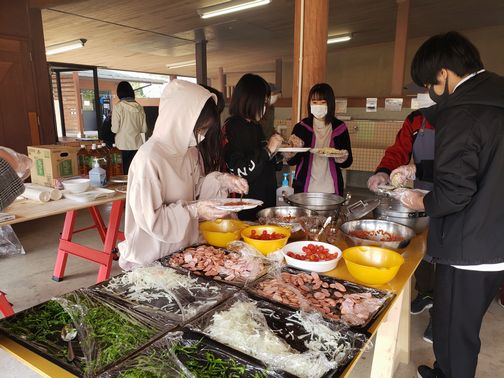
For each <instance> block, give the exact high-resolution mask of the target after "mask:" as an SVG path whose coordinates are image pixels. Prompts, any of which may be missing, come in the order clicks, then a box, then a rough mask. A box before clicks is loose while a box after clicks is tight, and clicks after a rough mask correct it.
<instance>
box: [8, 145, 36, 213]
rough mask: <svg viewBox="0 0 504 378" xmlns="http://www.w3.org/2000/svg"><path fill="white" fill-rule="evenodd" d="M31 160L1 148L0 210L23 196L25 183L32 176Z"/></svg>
mask: <svg viewBox="0 0 504 378" xmlns="http://www.w3.org/2000/svg"><path fill="white" fill-rule="evenodd" d="M31 162H32V161H31V159H30V158H29V157H28V156H26V155H23V154H19V153H17V152H16V151H14V150H12V149H10V148H8V147H1V146H0V210H3V209H5V208H6V207H7V206H9V205H10V204H11V203H12V202H14V200H15V199H16V198H17V197H18V196H20V195H21V194H23V192H24V190H25V187H24V185H23V181H24V180H25V179H26V178H28V176H29V175H30V167H31Z"/></svg>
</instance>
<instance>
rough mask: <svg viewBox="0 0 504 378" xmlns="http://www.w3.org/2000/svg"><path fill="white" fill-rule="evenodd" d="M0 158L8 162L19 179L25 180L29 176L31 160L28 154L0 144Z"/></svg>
mask: <svg viewBox="0 0 504 378" xmlns="http://www.w3.org/2000/svg"><path fill="white" fill-rule="evenodd" d="M0 158H2V159H4V160H5V161H7V163H9V165H10V166H11V167H12V169H14V170H15V171H16V173H17V175H18V176H19V177H20V178H21V180H26V179H27V178H28V177H29V176H30V168H31V166H32V160H31V159H30V158H29V157H28V156H26V155H23V154H20V153H17V152H16V151H14V150H12V149H10V148H8V147H3V146H0Z"/></svg>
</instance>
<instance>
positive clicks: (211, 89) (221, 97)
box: [200, 84, 226, 114]
mask: <svg viewBox="0 0 504 378" xmlns="http://www.w3.org/2000/svg"><path fill="white" fill-rule="evenodd" d="M200 85H201V86H202V87H203V88H205V89H206V90H207V91H209V92H210V93H213V94H214V95H215V96H216V97H217V111H218V112H219V114H221V113H222V111H223V110H224V108H225V107H226V100H224V95H223V94H222V92H221V91H219V90H217V89H215V88H214V87H211V86H209V85H205V84H200Z"/></svg>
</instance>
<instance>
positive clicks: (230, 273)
mask: <svg viewBox="0 0 504 378" xmlns="http://www.w3.org/2000/svg"><path fill="white" fill-rule="evenodd" d="M160 262H161V264H163V265H164V266H170V267H174V268H178V269H183V270H186V271H190V272H192V273H194V274H199V275H203V276H206V277H208V278H212V279H215V280H218V281H224V282H226V283H230V284H234V285H237V286H245V285H247V284H248V283H249V282H251V281H254V280H256V279H257V278H258V277H261V276H262V275H264V274H266V272H267V271H268V264H269V260H267V259H265V258H264V255H262V254H261V253H259V252H257V251H256V250H255V249H254V248H252V247H251V246H249V245H248V244H245V243H243V242H233V243H230V244H229V245H228V247H227V249H223V248H216V247H212V246H210V245H206V244H203V245H199V246H195V247H188V248H186V249H184V250H182V251H180V252H176V253H174V254H172V255H170V256H167V257H164V258H162V259H161V260H160Z"/></svg>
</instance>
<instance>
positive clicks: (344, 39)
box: [327, 33, 352, 45]
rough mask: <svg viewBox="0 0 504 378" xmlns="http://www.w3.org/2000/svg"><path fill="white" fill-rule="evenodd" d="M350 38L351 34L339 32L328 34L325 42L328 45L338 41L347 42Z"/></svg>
mask: <svg viewBox="0 0 504 378" xmlns="http://www.w3.org/2000/svg"><path fill="white" fill-rule="evenodd" d="M351 39H352V34H351V33H349V34H340V35H330V36H329V37H328V38H327V44H328V45H330V44H331V43H340V42H347V41H350V40H351Z"/></svg>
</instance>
